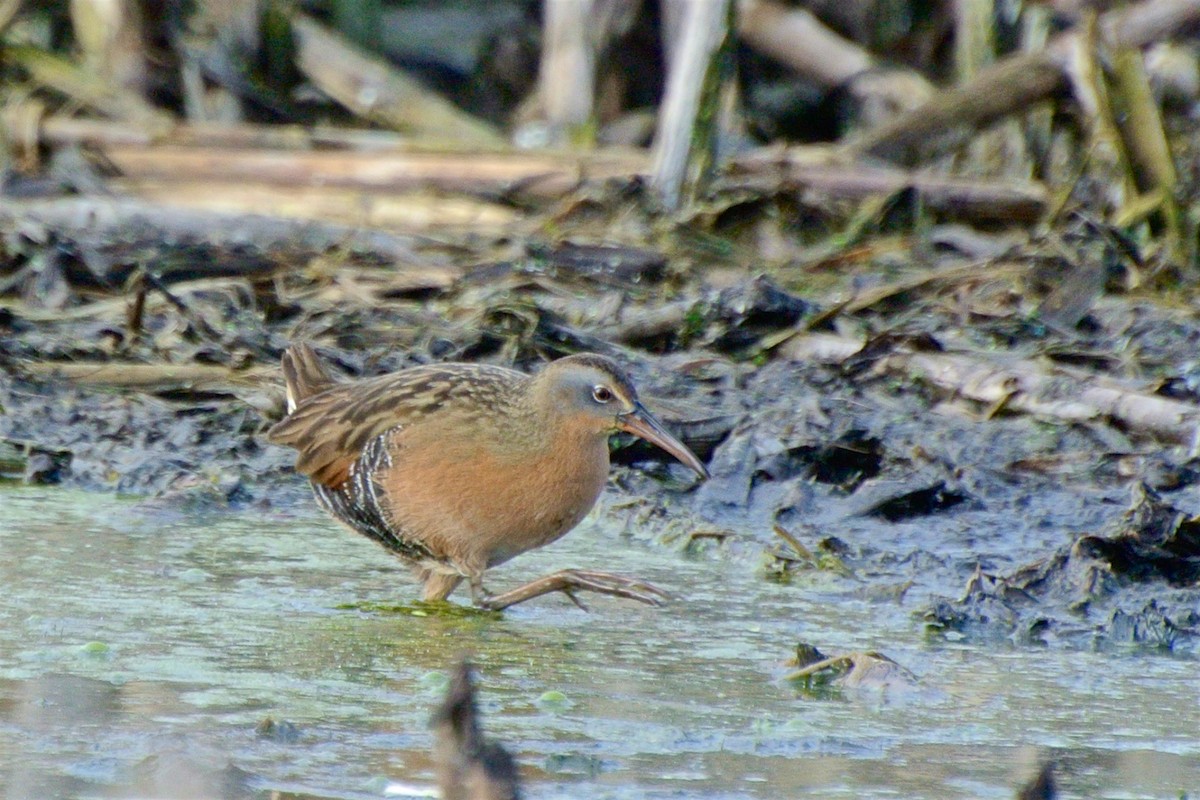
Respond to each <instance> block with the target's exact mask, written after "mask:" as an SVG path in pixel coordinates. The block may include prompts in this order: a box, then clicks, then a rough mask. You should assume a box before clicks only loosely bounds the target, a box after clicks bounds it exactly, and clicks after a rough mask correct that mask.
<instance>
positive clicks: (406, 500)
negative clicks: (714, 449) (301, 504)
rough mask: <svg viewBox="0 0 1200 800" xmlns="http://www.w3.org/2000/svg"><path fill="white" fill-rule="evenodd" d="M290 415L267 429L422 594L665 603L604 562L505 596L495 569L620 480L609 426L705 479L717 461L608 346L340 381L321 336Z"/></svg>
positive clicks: (307, 357)
mask: <svg viewBox="0 0 1200 800" xmlns="http://www.w3.org/2000/svg"><path fill="white" fill-rule="evenodd" d="M283 375H284V380H285V382H286V384H287V406H288V415H287V417H285V418H284V420H283V421H282V422H279V423H278V424H277V425H275V426H274V427H273V428H271V430H270V432H269V433H268V439H269V441H271V442H274V443H276V444H282V445H287V446H289V447H293V448H295V449H296V450H298V451H299V456H298V457H297V459H296V470H297V471H298V472H300V473H301V474H303V475H306V476H307V477H308V478H309V479H310V480H311V481H312V485H313V489H314V491H315V493H316V496H317V501H318V502H319V503H320V505H321V506H322V507H323V508H324V509H325V510H326V511H328V512H329V513H330V514H332V515H333V516H334V517H335V518H337V519H338V520H340V521H341V522H343V523H345V524H346V525H348V526H349V527H350V528H351V529H352V530H355V531H357V532H358V533H361V534H363V535H365V536H368V537H370V538H371V539H374V540H375V541H377V542H379V543H380V544H382V545H383V546H384V547H386V548H387V549H389V550H391V551H392V552H393V553H395V554H396V555H398V556H400V557H401V558H402V559H403V560H405V561H406V562H408V563H409V564H410V565H412V566H413V567H414V568H415V569H416V571H417V575H418V577H419V578H420V580H421V581H422V582H423V584H424V588H423V593H422V596H423V599H425V600H444V599H445V598H446V597H448V596H449V595H450V593H451V592H453V591H454V589H455V588H456V587H457V586H458V585H459V584H460V583H461V582H462V581H463V579H466V580H467V582H468V584H469V586H470V589H471V598H472V600H473V601H474V602H475V604H476V605H477V606H479V607H481V608H486V609H494V610H499V609H503V608H507V607H509V606H511V605H515V604H516V603H520V602H523V601H525V600H529V599H530V598H533V597H539V596H541V595H543V594H548V593H550V592H555V591H561V592H564V593H566V594H567V596H568V597H570V598H571V599H572V600H574V601H575V602H576V603H577V604H580V605H582V604H581V603H579V600H578V599H577V598H576V596H575V594H574V592H575V591H576V590H588V591H594V592H600V593H602V594H609V595H615V596H619V597H628V598H631V599H634V600H639V601H641V602H644V603H650V604H658V603H659V602H661V598H662V597H665V593H664V592H662V590H660V589H658V588H657V587H655V586H653V585H651V584H648V583H645V582H642V581H638V580H634V579H631V578H626V577H622V576H619V575H611V574H608V573H604V572H594V571H590V570H562V571H560V572H555V573H552V574H550V575H547V576H545V577H543V578H540V579H538V580H535V581H531V582H530V583H527V584H524V585H522V586H519V587H517V588H516V589H513V590H511V591H508V592H505V593H504V594H499V595H491V594H489V593H488V592H487V590H485V589H484V587H483V573H484V571H485V570H487V569H488V568H489V567H494V566H496V565H498V564H503V563H504V562H505V561H508V560H509V559H511V558H513V557H514V556H517V555H520V554H521V553H524V552H526V551H527V550H532V549H534V548H537V547H542V546H543V545H547V544H549V543H550V542H553V541H554V540H556V539H558V538H559V537H560V536H562V535H563V534H565V533H566V532H567V531H569V530H571V529H572V528H574V527H575V526H576V525H577V524H579V522H580V520H582V519H583V518H584V516H585V515H586V514H587V513H588V511H589V510H590V509H591V508H592V506H593V505H594V504H595V502H596V498H597V497H599V496H600V492H601V490H602V489H603V488H604V484H605V483H606V481H607V479H608V438H609V436H610V435H611V434H613V433H615V432H617V431H627V432H629V433H632V434H634V435H636V436H640V437H642V438H643V439H646V440H647V441H649V442H652V443H654V444H656V445H658V446H659V447H661V448H662V449H664V450H666V451H667V452H668V453H670V454H671V455H673V456H675V457H676V458H677V459H679V460H680V461H681V462H683V463H684V464H686V465H687V466H689V467H691V468H692V469H693V470H695V471H696V472H697V473H699V474H700V476H701V477H707V476H708V473H707V471H706V470H705V469H704V464H703V463H701V461H700V459H698V458H696V456H695V454H693V453H692V451H691V450H689V449H688V448H687V447H686V446H685V445H684V444H683V443H682V442H680V441H679V440H678V439H676V438H675V437H674V436H672V435H671V434H670V433H668V432H667V431H666V429H665V428H663V426H662V424H661V423H659V422H658V420H656V419H655V418H654V417H653V416H652V415H651V414H650V412H649V411H647V410H646V408H645V407H644V406H643V405H642V404H641V402H639V401H638V396H637V391H636V390H635V389H634V388H633V384H632V383H631V382H630V380H629V377H628V376H627V375H626V374H625V372H624V371H623V370H622V369H621V368H620V367H618V366H617V365H616V364H615V363H613V361H611V360H610V359H608V358H605V357H603V356H598V355H592V354H580V355H574V356H568V357H567V358H563V359H559V360H558V361H553V362H551V363H550V364H549V365H547V366H546V367H545V368H544V369H542V371H541V372H539V373H537V374H536V375H532V376H531V375H526V374H524V373H522V372H517V371H515V370H511V369H505V368H503V367H494V366H486V365H482V364H436V365H427V366H420V367H413V368H411V369H405V370H401V371H400V372H395V373H392V374H389V375H381V376H379V377H375V378H366V379H362V380H357V381H351V382H342V381H336V380H334V378H333V377H331V376H330V374H329V373H328V372H327V371H326V369H325V367H324V365H323V364H322V363H321V361H320V360H319V358H318V357H317V354H316V353H315V352H314V351H313V349H312V348H311V347H309V346H308V345H307V344H303V343H300V344H296V345H293V346H292V347H291V348H290V349H288V351H287V352H286V353H284V355H283Z"/></svg>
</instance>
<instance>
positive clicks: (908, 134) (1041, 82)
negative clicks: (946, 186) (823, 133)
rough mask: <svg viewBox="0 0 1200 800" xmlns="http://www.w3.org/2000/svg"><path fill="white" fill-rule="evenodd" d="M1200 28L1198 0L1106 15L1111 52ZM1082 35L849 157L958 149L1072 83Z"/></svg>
mask: <svg viewBox="0 0 1200 800" xmlns="http://www.w3.org/2000/svg"><path fill="white" fill-rule="evenodd" d="M1197 24H1200V0H1148V2H1145V3H1141V4H1138V5H1135V6H1131V7H1129V8H1123V9H1120V10H1115V11H1110V12H1108V13H1106V14H1104V15H1103V17H1101V20H1100V30H1101V32H1102V35H1103V37H1104V40H1105V42H1106V43H1107V44H1108V45H1110V46H1113V47H1138V48H1140V47H1145V46H1147V45H1149V44H1152V43H1154V42H1156V41H1160V40H1162V39H1166V38H1170V37H1171V36H1173V35H1177V34H1179V33H1181V32H1184V31H1188V30H1190V29H1192V28H1194V26H1196V25H1197ZM1079 46H1080V42H1079V34H1077V33H1076V32H1068V33H1065V34H1061V35H1059V36H1057V37H1055V39H1054V40H1053V41H1052V42H1051V44H1050V46H1049V47H1048V48H1047V49H1046V51H1045V52H1043V53H1038V54H1019V55H1013V56H1009V57H1008V58H1005V59H1002V60H1000V61H998V62H996V63H995V64H993V65H992V66H991V67H989V68H987V69H985V70H983V71H982V72H980V73H979V75H978V76H977V77H976V78H975V79H974V80H971V81H969V82H967V83H966V84H963V85H961V86H956V87H953V88H950V89H947V90H945V91H943V92H941V93H940V94H938V95H936V96H934V97H933V98H931V99H930V100H929V101H928V102H926V103H924V104H923V105H921V106H919V107H918V108H915V109H913V110H912V111H909V112H906V113H904V114H902V115H900V116H899V117H897V118H896V119H895V120H893V121H892V122H890V123H887V124H885V125H882V126H880V127H878V128H875V129H873V130H870V131H867V132H865V133H864V134H862V135H860V136H857V137H855V138H854V139H852V140H850V141H849V142H847V143H846V144H845V146H844V150H845V153H846V155H847V156H849V157H851V158H857V157H861V156H864V155H871V156H876V157H881V158H889V159H894V160H900V161H911V160H914V159H917V158H922V157H928V156H931V155H933V154H935V153H937V152H944V151H945V150H946V149H947V148H950V147H955V146H958V145H959V144H961V143H962V142H963V141H965V139H966V138H967V137H968V136H970V134H971V132H972V130H973V129H974V128H978V127H979V126H982V125H985V124H987V123H989V122H992V121H994V120H996V119H999V118H1001V117H1004V116H1006V115H1009V114H1015V113H1021V112H1024V111H1026V110H1028V109H1029V108H1030V107H1031V106H1033V105H1034V104H1036V103H1039V102H1041V101H1043V100H1046V99H1048V98H1050V97H1051V96H1052V95H1053V94H1054V93H1055V92H1057V91H1060V90H1063V89H1065V88H1066V87H1067V86H1068V74H1067V73H1068V70H1069V69H1070V66H1071V60H1072V53H1073V52H1074V50H1075V48H1076V47H1079Z"/></svg>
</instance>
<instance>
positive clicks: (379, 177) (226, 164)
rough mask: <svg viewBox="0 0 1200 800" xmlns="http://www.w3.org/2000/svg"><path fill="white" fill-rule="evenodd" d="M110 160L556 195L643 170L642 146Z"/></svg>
mask: <svg viewBox="0 0 1200 800" xmlns="http://www.w3.org/2000/svg"><path fill="white" fill-rule="evenodd" d="M104 152H105V155H106V156H107V157H108V159H109V160H110V161H111V162H112V163H113V164H114V165H115V166H116V167H117V168H118V169H119V170H120V171H121V172H122V173H124V174H125V175H127V176H129V177H134V178H155V179H161V180H170V179H173V178H178V177H179V176H186V177H188V178H191V179H195V178H200V177H203V178H205V179H207V180H222V181H238V180H244V179H245V178H246V176H247V175H252V176H254V178H255V179H256V180H257V181H259V182H262V183H273V184H279V185H286V186H305V185H318V186H349V187H355V188H374V189H386V190H391V191H394V190H397V189H413V188H437V189H441V190H444V191H464V192H476V193H504V192H508V191H512V190H514V189H518V188H519V189H520V191H521V193H522V194H524V195H526V196H533V197H544V198H557V197H560V196H562V195H563V194H564V193H566V192H568V191H571V190H573V189H575V188H576V187H577V186H578V185H579V183H580V182H581V181H582V180H583V179H584V178H606V177H614V176H628V175H636V174H638V173H640V172H642V171H644V169H645V158H644V156H642V155H640V154H637V153H623V152H622V153H607V154H601V155H597V156H589V157H584V156H575V155H565V156H560V155H555V154H553V153H548V154H547V153H518V152H512V153H470V154H468V153H450V152H439V153H429V152H426V153H397V152H386V153H367V152H353V151H314V152H308V151H296V150H288V151H279V150H236V149H228V148H211V149H210V148H184V147H155V148H146V147H128V146H123V145H122V146H112V147H109V148H106V149H105V151H104Z"/></svg>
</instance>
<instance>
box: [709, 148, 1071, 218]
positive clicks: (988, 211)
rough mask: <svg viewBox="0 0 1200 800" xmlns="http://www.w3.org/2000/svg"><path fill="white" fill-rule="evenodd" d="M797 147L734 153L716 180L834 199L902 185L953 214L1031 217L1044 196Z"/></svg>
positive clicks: (1024, 186) (1040, 190) (1022, 187)
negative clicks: (832, 158)
mask: <svg viewBox="0 0 1200 800" xmlns="http://www.w3.org/2000/svg"><path fill="white" fill-rule="evenodd" d="M808 152H809V151H808V150H806V149H805V148H802V147H795V148H789V149H787V150H783V151H779V150H778V149H763V150H759V151H757V152H755V153H751V154H748V155H746V156H743V157H741V158H739V159H737V160H736V161H735V162H734V163H733V165H732V168H731V174H730V176H729V177H728V178H726V179H725V180H724V181H722V186H726V187H736V186H742V185H747V186H749V187H751V188H756V189H759V190H762V189H763V188H764V186H763V184H764V183H765V184H768V185H774V186H776V187H788V186H791V187H797V188H811V189H814V190H817V191H819V192H825V193H827V194H829V195H830V196H831V197H835V198H837V199H839V200H863V199H866V198H868V197H874V196H878V195H886V194H894V193H895V192H898V191H901V190H903V189H906V188H912V189H914V190H915V191H916V192H918V193H919V195H920V198H921V202H922V203H924V205H925V206H926V207H927V208H929V209H930V210H932V211H935V212H937V213H939V214H944V215H946V216H948V217H953V218H957V219H967V220H974V221H988V220H991V221H997V220H1000V221H1010V222H1022V223H1031V222H1036V221H1037V220H1039V219H1040V218H1041V216H1042V214H1043V213H1044V212H1045V210H1046V208H1047V204H1048V202H1049V197H1048V195H1049V193H1048V192H1047V190H1046V187H1045V186H1043V185H1042V184H1040V183H1034V182H1016V181H1012V182H1004V183H1001V182H999V181H980V180H970V179H965V178H949V177H942V176H939V175H927V174H920V173H916V172H907V171H904V170H899V169H891V168H888V167H873V166H872V167H868V166H864V165H861V164H851V165H843V164H819V163H810V159H808V158H807V157H806V154H807V153H808Z"/></svg>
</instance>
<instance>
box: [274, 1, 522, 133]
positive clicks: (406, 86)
mask: <svg viewBox="0 0 1200 800" xmlns="http://www.w3.org/2000/svg"><path fill="white" fill-rule="evenodd" d="M292 36H293V38H294V41H295V44H296V61H297V64H298V65H299V67H300V70H301V71H302V72H303V73H304V74H305V75H307V76H308V77H309V79H311V80H312V81H313V83H315V84H316V85H317V87H318V88H320V89H321V91H323V92H325V93H326V94H328V95H329V96H330V97H332V98H333V99H334V100H336V101H337V102H339V103H341V104H342V105H343V106H345V107H346V108H348V109H349V110H351V111H353V112H354V113H355V114H357V115H359V116H361V117H363V118H365V119H369V120H373V121H374V122H377V123H379V124H380V125H385V126H387V127H389V128H394V129H396V130H401V131H410V132H412V133H414V134H416V135H419V136H423V137H426V138H429V139H431V140H438V141H447V140H449V141H457V142H461V143H463V144H466V145H470V146H473V147H500V146H503V145H504V139H503V137H502V136H500V134H499V133H498V132H497V131H496V130H495V129H493V128H492V126H490V125H488V124H487V123H486V122H484V121H482V120H480V119H477V118H475V117H473V116H471V115H470V114H467V113H466V112H463V111H459V110H458V108H456V107H455V106H454V105H453V104H452V103H451V102H450V101H448V100H445V99H443V98H442V97H440V96H438V95H435V94H433V93H431V92H430V91H429V90H427V89H425V87H423V86H421V84H419V83H418V82H417V81H415V80H413V79H412V78H410V77H408V76H407V75H405V74H404V73H402V72H400V71H399V70H397V69H394V68H393V67H391V66H390V65H389V64H387V63H386V62H384V61H382V60H380V59H377V58H374V57H373V56H371V55H369V54H367V53H365V52H364V51H362V50H360V49H359V48H357V47H355V46H354V45H352V44H351V43H350V42H348V41H347V40H345V39H344V38H342V37H341V36H338V35H337V34H335V33H333V32H332V31H330V30H328V29H327V28H325V26H323V25H321V24H320V23H319V22H317V21H316V20H314V19H312V18H310V17H307V16H305V15H304V14H299V13H297V14H295V15H293V17H292Z"/></svg>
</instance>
